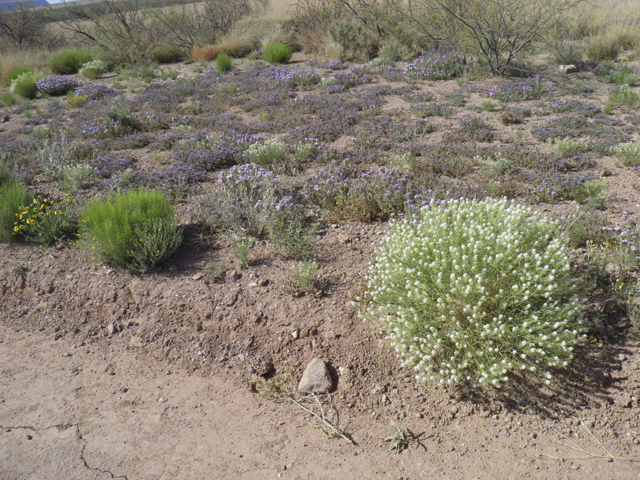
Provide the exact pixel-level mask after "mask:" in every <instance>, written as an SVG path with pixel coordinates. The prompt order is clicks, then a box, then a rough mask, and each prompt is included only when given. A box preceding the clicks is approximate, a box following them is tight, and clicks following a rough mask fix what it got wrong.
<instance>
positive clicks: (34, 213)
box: [13, 195, 73, 234]
mask: <svg viewBox="0 0 640 480" xmlns="http://www.w3.org/2000/svg"><path fill="white" fill-rule="evenodd" d="M72 203H73V201H72V200H71V199H70V198H69V196H68V195H66V196H65V198H64V199H62V200H60V201H59V202H56V201H54V200H50V199H48V198H45V199H43V200H40V199H37V198H34V199H33V202H32V203H31V205H29V206H22V207H20V208H19V209H18V213H16V222H15V223H14V227H13V232H14V233H16V234H17V233H22V234H28V233H29V232H30V231H33V230H34V229H36V228H37V226H38V224H39V223H41V222H42V221H43V220H44V218H43V217H48V216H51V215H54V216H55V215H63V214H64V212H63V209H64V208H66V207H67V206H68V205H71V204H72Z"/></svg>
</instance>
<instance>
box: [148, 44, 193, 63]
mask: <svg viewBox="0 0 640 480" xmlns="http://www.w3.org/2000/svg"><path fill="white" fill-rule="evenodd" d="M149 57H150V58H151V59H152V60H153V61H154V62H158V63H176V62H179V61H181V60H182V59H184V57H185V54H184V52H183V51H182V50H181V49H180V48H179V47H178V46H177V45H173V44H168V43H167V44H164V45H158V46H156V47H154V48H152V49H151V51H150V52H149Z"/></svg>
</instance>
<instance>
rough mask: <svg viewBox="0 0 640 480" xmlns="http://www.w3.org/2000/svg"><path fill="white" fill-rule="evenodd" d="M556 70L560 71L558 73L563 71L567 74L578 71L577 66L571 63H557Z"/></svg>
mask: <svg viewBox="0 0 640 480" xmlns="http://www.w3.org/2000/svg"><path fill="white" fill-rule="evenodd" d="M558 70H559V71H560V73H564V74H565V75H567V74H569V73H574V72H577V71H578V67H576V66H575V65H573V64H571V65H558Z"/></svg>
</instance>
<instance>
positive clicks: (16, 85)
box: [10, 72, 44, 99]
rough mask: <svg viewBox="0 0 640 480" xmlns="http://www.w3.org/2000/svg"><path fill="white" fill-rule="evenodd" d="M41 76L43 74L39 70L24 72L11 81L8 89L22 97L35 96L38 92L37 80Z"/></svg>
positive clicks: (30, 97)
mask: <svg viewBox="0 0 640 480" xmlns="http://www.w3.org/2000/svg"><path fill="white" fill-rule="evenodd" d="M43 77H44V75H43V74H42V73H40V72H25V73H23V74H21V75H19V76H18V77H17V78H16V79H15V80H13V81H12V82H11V87H10V90H11V92H12V93H15V94H16V95H20V96H21V97H23V98H29V99H32V98H36V95H37V94H38V85H37V82H38V80H40V79H41V78H43Z"/></svg>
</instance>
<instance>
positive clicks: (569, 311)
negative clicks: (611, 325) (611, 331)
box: [362, 199, 585, 387]
mask: <svg viewBox="0 0 640 480" xmlns="http://www.w3.org/2000/svg"><path fill="white" fill-rule="evenodd" d="M555 229H556V225H555V223H554V222H552V221H550V220H546V219H543V218H540V217H538V216H535V215H534V214H533V213H532V212H531V210H530V209H528V208H525V207H522V206H517V205H514V204H510V203H508V202H507V201H506V200H495V199H487V200H482V201H477V200H465V199H463V200H452V201H449V202H447V203H442V204H438V203H437V202H435V201H432V202H431V204H430V205H427V206H425V207H423V208H422V209H421V210H419V212H418V213H417V214H416V215H415V216H413V217H408V218H405V219H401V220H398V221H396V222H394V223H393V225H392V229H391V233H390V234H389V235H388V236H387V237H386V239H385V241H384V242H383V244H382V245H381V246H380V247H379V248H378V251H377V258H376V259H375V261H374V262H373V263H372V265H371V268H370V272H369V277H368V282H369V287H368V291H367V293H366V294H365V298H364V305H365V309H364V311H363V314H362V316H363V318H365V319H379V320H381V321H382V323H383V324H384V327H385V328H384V329H385V331H386V333H387V335H388V338H389V339H390V340H391V344H392V346H393V347H394V348H395V349H396V351H397V353H398V355H399V356H400V358H401V359H402V361H403V363H404V364H405V366H410V367H413V368H414V369H415V371H416V374H417V378H418V380H420V381H427V380H432V381H437V382H439V383H440V384H451V383H457V382H470V383H475V384H480V385H486V384H491V385H493V386H496V387H499V386H500V385H501V384H502V383H504V382H506V381H507V374H508V373H509V372H513V371H518V370H527V371H530V372H534V373H535V374H537V375H539V376H541V377H542V378H543V379H544V380H545V382H547V383H548V382H550V379H551V373H550V372H549V369H551V368H554V367H561V366H566V365H567V364H568V362H569V361H570V360H571V358H572V357H573V348H574V346H575V345H576V344H577V343H579V342H581V341H582V340H583V339H584V330H585V328H584V324H583V320H582V313H583V303H582V300H581V298H580V297H579V295H578V294H577V291H578V290H577V288H576V285H575V282H574V281H573V280H572V268H571V257H570V254H569V251H568V250H567V248H566V247H565V246H564V244H563V241H562V240H561V239H559V238H555V237H554V236H553V234H554V232H555Z"/></svg>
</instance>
